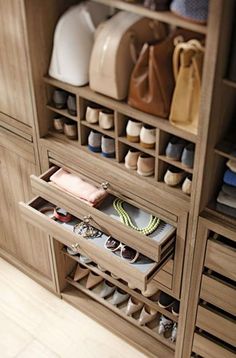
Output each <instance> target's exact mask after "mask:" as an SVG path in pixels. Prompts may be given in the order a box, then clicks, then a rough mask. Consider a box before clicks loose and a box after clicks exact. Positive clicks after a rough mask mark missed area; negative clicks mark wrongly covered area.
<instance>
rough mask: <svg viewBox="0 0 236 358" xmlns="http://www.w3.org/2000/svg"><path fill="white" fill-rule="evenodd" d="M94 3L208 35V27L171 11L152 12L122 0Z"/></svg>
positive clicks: (104, 0)
mask: <svg viewBox="0 0 236 358" xmlns="http://www.w3.org/2000/svg"><path fill="white" fill-rule="evenodd" d="M93 1H95V2H98V3H100V4H104V5H108V6H112V7H114V8H116V9H119V10H125V11H130V12H133V13H135V14H139V15H142V16H145V17H149V18H151V19H155V20H159V21H162V22H165V23H167V24H169V25H175V26H180V27H182V28H184V29H188V30H192V31H196V32H199V33H201V34H206V33H207V26H206V25H200V24H196V23H193V22H189V21H186V20H185V19H182V18H180V17H178V16H176V15H175V14H173V13H172V12H171V11H152V10H149V9H147V8H145V7H144V6H142V5H140V4H130V3H127V2H125V1H120V0H93Z"/></svg>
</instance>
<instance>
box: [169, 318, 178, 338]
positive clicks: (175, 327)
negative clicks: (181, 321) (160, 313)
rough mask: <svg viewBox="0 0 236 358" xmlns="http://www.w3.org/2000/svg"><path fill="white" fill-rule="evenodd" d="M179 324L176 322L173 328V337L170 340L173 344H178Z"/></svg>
mask: <svg viewBox="0 0 236 358" xmlns="http://www.w3.org/2000/svg"><path fill="white" fill-rule="evenodd" d="M177 328H178V326H177V323H176V322H175V323H174V325H173V328H172V332H171V337H170V340H171V342H173V343H175V342H176V337H177Z"/></svg>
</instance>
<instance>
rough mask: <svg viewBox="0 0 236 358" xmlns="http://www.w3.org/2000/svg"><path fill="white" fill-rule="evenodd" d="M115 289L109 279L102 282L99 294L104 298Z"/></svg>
mask: <svg viewBox="0 0 236 358" xmlns="http://www.w3.org/2000/svg"><path fill="white" fill-rule="evenodd" d="M115 289H116V286H114V285H113V284H112V283H110V282H109V281H106V280H105V281H104V282H103V286H102V290H101V292H100V293H99V296H100V297H101V298H105V297H108V296H110V295H111V294H112V293H113V292H114V291H115Z"/></svg>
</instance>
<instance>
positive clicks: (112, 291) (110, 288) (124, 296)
mask: <svg viewBox="0 0 236 358" xmlns="http://www.w3.org/2000/svg"><path fill="white" fill-rule="evenodd" d="M111 295H112V297H111V300H110V301H109V302H110V303H111V304H112V305H114V306H118V305H120V304H121V303H124V302H125V301H127V300H128V298H129V297H130V295H129V294H128V293H126V292H125V291H123V290H121V289H120V288H119V287H116V286H115V285H113V284H112V283H111V282H109V281H107V280H104V281H103V284H102V287H101V291H100V293H99V296H100V297H101V298H108V297H110V296H111Z"/></svg>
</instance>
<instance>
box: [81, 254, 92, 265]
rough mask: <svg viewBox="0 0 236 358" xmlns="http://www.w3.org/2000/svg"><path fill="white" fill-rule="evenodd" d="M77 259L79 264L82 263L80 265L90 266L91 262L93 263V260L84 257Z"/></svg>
mask: <svg viewBox="0 0 236 358" xmlns="http://www.w3.org/2000/svg"><path fill="white" fill-rule="evenodd" d="M79 259H80V262H82V264H90V263H91V262H93V260H91V259H90V258H89V257H87V256H84V255H80V257H79Z"/></svg>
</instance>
